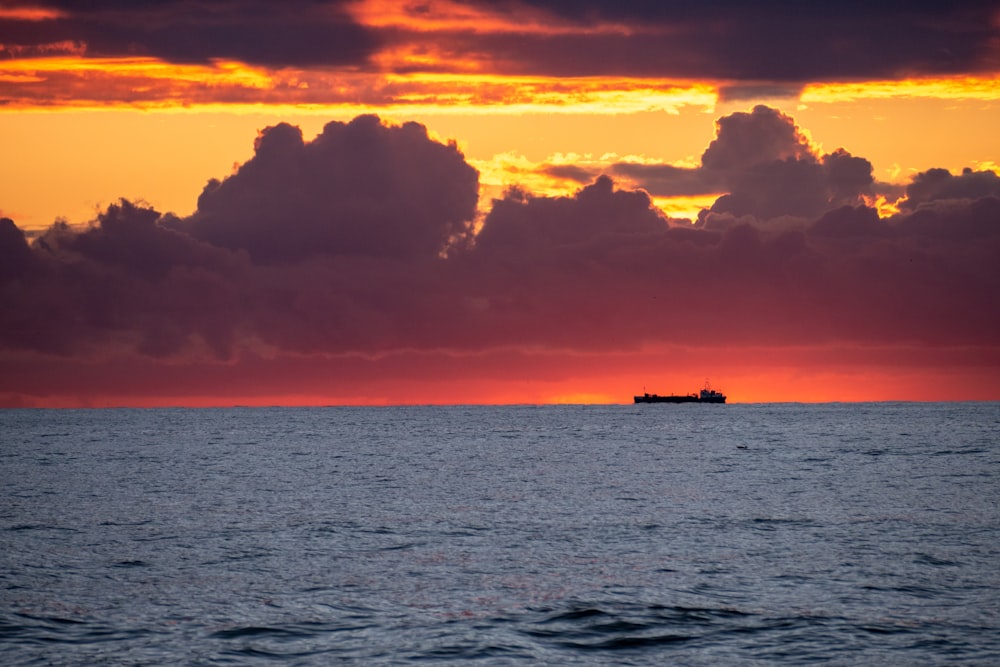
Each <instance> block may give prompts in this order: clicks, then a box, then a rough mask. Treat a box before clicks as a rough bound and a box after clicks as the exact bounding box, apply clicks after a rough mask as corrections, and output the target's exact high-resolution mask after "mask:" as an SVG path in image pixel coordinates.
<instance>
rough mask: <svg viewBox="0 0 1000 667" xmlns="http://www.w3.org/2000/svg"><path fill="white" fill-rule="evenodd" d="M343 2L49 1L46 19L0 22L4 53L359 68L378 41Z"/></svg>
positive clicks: (225, 0)
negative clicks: (74, 52) (62, 50)
mask: <svg viewBox="0 0 1000 667" xmlns="http://www.w3.org/2000/svg"><path fill="white" fill-rule="evenodd" d="M343 4H344V3H343V2H341V1H340V0H325V1H320V0H286V1H283V2H269V1H267V0H239V1H237V0H157V1H151V0H146V1H141V0H140V1H137V2H126V1H123V0H95V1H93V2H86V3H82V2H75V1H70V0H48V1H45V2H41V3H38V6H40V7H44V8H48V9H55V10H59V12H61V16H60V18H56V19H51V20H45V21H24V20H11V19H0V44H3V45H4V47H5V48H6V50H8V51H11V50H12V49H16V50H20V51H23V52H27V53H29V54H30V53H32V52H38V53H41V52H43V51H44V49H45V48H46V47H47V45H49V44H53V43H59V42H72V43H78V44H81V45H84V46H85V48H86V54H87V55H88V56H91V57H118V56H152V57H156V58H161V59H163V60H167V61H170V62H177V63H205V62H207V61H209V60H211V59H215V58H218V59H227V60H239V61H242V62H246V63H251V64H257V65H268V66H275V67H281V66H303V67H304V66H311V65H352V64H359V63H363V62H364V61H365V60H366V59H367V57H368V56H369V55H370V54H371V53H372V52H373V50H374V49H375V48H376V46H377V41H376V38H375V36H374V35H373V34H372V33H371V32H370V31H368V30H367V29H365V28H364V27H362V26H360V25H358V24H356V23H355V22H353V21H352V20H351V19H350V18H349V17H348V16H347V15H346V14H344V13H343V12H342V11H341V7H342V5H343Z"/></svg>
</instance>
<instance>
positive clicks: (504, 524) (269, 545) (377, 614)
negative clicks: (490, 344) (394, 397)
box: [0, 403, 1000, 666]
mask: <svg viewBox="0 0 1000 667" xmlns="http://www.w3.org/2000/svg"><path fill="white" fill-rule="evenodd" d="M0 483H2V495H0V601H2V609H0V614H2V615H0V664H4V665H8V666H13V665H177V664H184V665H254V664H265V663H267V664H273V663H275V662H278V663H281V664H288V665H330V664H361V665H403V664H409V663H424V664H449V663H450V664H462V665H466V664H472V665H664V664H672V665H755V664H759V665H784V664H798V665H816V664H830V665H907V666H910V665H937V664H942V665H943V664H947V665H996V664H1000V403H929V404H928V403H870V404H821V405H801V404H732V405H700V404H687V405H609V406H503V407H486V406H475V407H471V406H470V407H384V408H353V407H331V408H301V409H300V408H264V409H259V408H235V409H197V410H193V409H150V410H132V409H102V410H3V411H0Z"/></svg>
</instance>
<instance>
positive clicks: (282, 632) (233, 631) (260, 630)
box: [211, 625, 313, 639]
mask: <svg viewBox="0 0 1000 667" xmlns="http://www.w3.org/2000/svg"><path fill="white" fill-rule="evenodd" d="M312 634H313V633H312V632H304V631H301V630H290V629H288V628H275V627H268V626H260V625H247V626H243V627H239V628H226V629H225V630H217V631H215V632H213V633H212V634H211V636H212V637H214V638H216V639H241V638H245V637H275V638H296V639H297V638H301V637H310V636H312Z"/></svg>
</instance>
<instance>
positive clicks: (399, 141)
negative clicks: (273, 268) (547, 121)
mask: <svg viewBox="0 0 1000 667" xmlns="http://www.w3.org/2000/svg"><path fill="white" fill-rule="evenodd" d="M478 184H479V181H478V174H477V172H476V171H475V170H474V169H473V168H472V167H470V166H469V165H468V164H467V163H466V162H465V160H464V159H463V157H462V155H461V154H460V153H459V151H458V149H457V148H455V146H453V145H449V146H445V145H442V144H439V143H436V142H433V141H430V140H429V139H428V137H427V131H426V129H424V127H423V126H421V125H418V124H416V123H406V124H405V125H402V126H399V127H386V126H384V125H382V124H381V123H380V122H379V119H378V118H377V117H376V116H359V117H358V118H355V119H354V120H353V121H351V122H350V123H347V124H344V123H338V122H333V123H329V124H328V125H327V126H326V127H325V128H323V132H322V133H321V134H320V135H319V136H318V137H316V138H315V139H314V140H312V141H310V142H305V141H303V138H302V132H301V131H300V130H299V129H298V128H296V127H292V126H290V125H287V124H281V125H277V126H275V127H271V128H268V129H266V130H264V131H263V132H262V133H261V135H260V136H259V137H258V138H257V142H256V144H255V155H254V157H253V158H252V159H250V160H249V161H248V162H247V163H246V164H244V165H242V166H241V167H240V169H239V171H237V173H235V174H233V175H232V176H230V177H229V178H227V179H225V180H224V181H221V182H220V181H212V182H211V183H209V184H208V185H207V186H206V187H205V190H204V192H202V194H201V197H199V199H198V211H197V213H195V215H194V216H193V217H192V218H191V220H190V221H188V222H187V223H186V225H185V227H186V228H187V229H188V230H189V231H190V233H191V234H192V235H193V236H195V237H196V238H200V239H203V240H207V241H209V242H212V243H214V244H216V245H220V246H225V247H231V248H242V249H245V250H247V251H248V252H249V253H250V255H251V256H252V257H253V258H254V259H256V260H260V261H264V262H268V261H289V260H298V259H302V258H303V257H305V256H308V255H312V254H316V253H328V254H334V255H370V256H392V257H410V256H415V255H436V254H439V253H441V252H444V251H445V250H447V248H448V247H449V246H451V245H456V244H458V245H460V244H461V243H462V242H463V241H464V240H465V239H466V238H467V237H468V235H469V233H470V230H471V223H472V221H473V218H474V217H475V212H476V201H477V197H478Z"/></svg>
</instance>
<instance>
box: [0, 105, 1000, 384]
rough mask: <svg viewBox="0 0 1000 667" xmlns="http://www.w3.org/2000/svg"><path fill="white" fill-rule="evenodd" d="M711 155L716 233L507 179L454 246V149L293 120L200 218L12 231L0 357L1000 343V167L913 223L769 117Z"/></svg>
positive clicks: (861, 179)
mask: <svg viewBox="0 0 1000 667" xmlns="http://www.w3.org/2000/svg"><path fill="white" fill-rule="evenodd" d="M754 128H757V129H758V130H760V131H759V132H757V131H753V130H754ZM706 155H709V156H710V159H709V162H710V163H712V164H713V169H714V170H715V172H716V175H717V176H718V178H720V179H721V181H720V182H722V183H724V184H725V185H727V187H728V186H730V185H733V184H735V185H736V186H738V188H740V189H734V190H733V191H732V192H729V194H727V197H730V199H729V200H726V199H725V198H721V199H720V202H728V204H727V205H725V206H723V205H721V204H719V202H717V206H716V207H713V210H712V211H708V212H706V213H705V214H704V215H703V216H702V219H701V220H700V221H699V224H696V225H689V224H678V223H677V222H672V221H668V220H667V219H665V218H664V217H663V216H662V214H661V213H660V212H659V211H658V210H657V209H656V208H655V207H654V206H653V205H652V202H651V201H650V198H649V195H648V194H646V192H644V191H642V190H629V189H621V188H618V187H616V186H615V184H614V183H613V181H612V180H611V179H610V178H609V177H600V178H598V179H596V180H595V181H594V182H592V183H591V184H589V185H587V186H586V187H584V188H582V189H580V190H579V191H578V192H577V193H576V194H574V195H573V196H568V197H541V196H534V195H532V194H531V193H528V192H525V191H524V190H521V189H518V188H512V189H510V190H509V191H508V192H507V193H506V194H505V196H504V197H503V198H501V199H499V200H497V201H494V202H493V205H492V207H491V209H490V210H489V211H488V213H487V214H486V216H485V217H484V219H483V220H482V221H481V228H480V230H479V231H478V234H477V235H476V236H475V238H474V239H472V240H470V239H467V238H466V239H464V240H463V241H462V242H459V243H451V244H450V242H451V240H452V239H453V237H455V236H457V237H459V238H460V239H461V238H462V237H463V235H464V234H466V233H467V232H468V229H469V227H468V225H469V224H470V223H471V220H472V208H471V206H472V205H473V204H472V203H470V202H474V200H475V195H476V176H475V171H474V170H472V168H471V167H469V166H468V165H467V164H466V163H465V162H464V160H463V159H462V157H461V154H460V153H458V151H457V150H456V149H455V147H454V146H447V145H443V144H440V143H437V142H434V141H431V140H430V139H429V138H428V137H427V135H426V132H425V130H424V129H423V128H422V127H421V126H418V125H415V124H407V125H403V126H398V127H390V126H385V125H383V124H381V123H380V122H379V121H378V120H377V119H376V118H374V117H360V118H358V119H356V120H355V121H353V122H351V123H348V124H343V123H331V124H330V125H328V126H327V127H326V129H324V131H323V133H322V134H321V135H320V136H319V137H317V138H316V139H314V140H312V141H305V140H304V139H303V137H302V135H301V132H300V131H299V130H298V129H297V128H294V127H291V126H288V125H278V126H275V127H273V128H269V129H268V130H265V131H264V132H262V133H261V135H260V137H259V139H258V141H257V145H256V154H255V155H254V157H253V158H252V159H251V160H249V161H248V162H247V163H245V164H244V165H242V167H241V168H240V169H239V170H238V171H237V172H236V173H235V174H234V175H232V176H230V177H229V178H228V179H226V180H225V181H222V182H213V183H210V184H209V185H208V186H207V187H206V190H205V193H204V194H203V196H202V197H201V199H200V200H199V208H198V211H197V212H196V213H195V214H194V215H193V216H191V217H190V218H187V219H178V218H175V217H173V216H169V215H161V214H160V213H158V212H157V211H155V210H153V209H151V208H149V207H148V206H144V205H139V204H133V203H129V202H124V201H123V202H121V203H119V204H116V205H114V206H112V207H110V208H109V209H108V210H107V211H105V212H104V213H102V214H101V216H100V217H99V219H98V220H97V221H96V222H95V223H94V224H93V225H92V226H91V227H89V228H87V229H84V230H76V229H73V228H70V227H68V226H66V225H65V224H60V225H55V226H53V227H52V228H51V229H49V230H48V231H47V232H46V233H44V234H42V235H40V236H39V237H37V238H36V239H34V240H33V241H31V242H29V241H28V240H27V239H26V238H25V236H24V234H23V233H21V231H20V230H19V229H18V228H17V227H16V225H14V224H13V222H11V221H9V220H0V351H2V352H3V355H5V356H4V357H3V358H6V359H15V360H16V359H22V360H23V359H27V358H29V357H24V356H21V355H24V354H26V353H29V352H30V353H33V354H39V353H41V354H54V355H63V356H64V357H66V358H72V359H74V360H86V359H92V358H95V357H96V358H100V355H101V354H102V351H104V353H106V351H107V350H117V351H119V352H120V351H122V350H126V351H130V353H133V354H138V355H145V356H147V357H150V358H156V359H165V360H170V363H176V362H179V361H183V360H185V359H188V360H190V359H192V358H199V355H200V356H201V358H204V357H206V356H208V357H214V358H217V359H222V360H228V361H229V362H230V363H235V362H236V361H235V360H238V359H241V358H243V357H244V356H245V355H251V356H252V355H260V354H263V355H265V356H269V357H272V358H273V357H278V356H281V355H293V356H294V355H312V354H324V355H344V354H347V355H351V354H354V355H362V356H365V357H368V358H376V357H381V356H383V355H387V354H393V353H396V352H399V351H404V350H407V351H424V352H432V351H434V352H438V351H442V350H447V351H451V352H457V353H467V352H481V351H484V350H490V349H499V348H504V349H560V350H586V351H609V350H624V349H635V348H638V347H639V346H641V345H644V344H650V343H672V344H678V345H760V346H768V345H814V344H827V343H831V342H836V343H838V344H846V343H850V344H872V345H893V344H897V343H905V344H933V345H951V346H966V345H968V346H976V345H982V346H992V345H995V344H996V341H997V340H1000V311H998V310H997V309H996V307H995V295H996V294H997V293H998V291H1000V271H998V270H997V267H998V266H1000V198H998V197H996V196H995V194H994V189H993V188H994V187H995V185H994V181H995V180H996V177H995V176H992V175H987V172H971V171H970V172H965V173H963V174H961V175H958V176H952V175H950V174H941V173H938V171H937V170H932V171H929V172H926V173H925V174H923V175H921V176H919V177H918V178H917V180H916V181H914V183H913V184H911V188H913V189H912V191H911V194H912V196H913V197H914V201H918V200H919V201H918V204H917V205H916V208H915V209H913V210H906V211H904V213H902V214H899V215H896V216H894V217H892V218H889V219H880V218H879V217H878V215H877V214H876V212H875V211H874V210H873V209H871V208H868V207H866V206H865V205H863V204H861V203H859V202H858V201H856V200H857V195H858V193H859V192H861V191H864V190H865V188H867V187H869V186H870V185H871V181H870V165H868V163H867V161H866V160H864V159H863V158H857V157H853V156H851V155H849V154H847V153H846V152H843V151H836V152H834V153H831V154H828V155H825V156H816V155H814V154H812V153H811V152H809V150H808V146H807V145H806V144H804V143H803V142H802V140H801V133H800V132H798V131H797V129H796V128H795V126H794V123H793V121H792V120H791V119H790V118H788V117H786V116H782V115H780V114H776V113H775V112H773V111H770V110H756V111H755V112H754V113H752V114H746V115H745V116H735V117H728V118H726V119H723V121H720V123H719V136H718V138H717V139H716V140H715V142H713V143H712V145H711V146H710V147H709V149H708V150H707V151H706ZM761 165H763V166H761ZM702 169H705V167H703V168H702ZM780 183H784V184H785V186H786V187H785V190H787V191H782V189H781V188H779V187H778V184H780ZM928 183H933V187H931V186H929V185H928ZM755 188H757V189H755ZM761 192H763V193H764V194H760V193H761ZM803 192H805V193H806V194H805V195H803V194H802V193H803ZM737 200H740V201H744V204H741V206H743V205H745V208H743V209H741V208H740V207H739V206H737V204H739V203H740V202H739V201H737ZM747 201H748V202H749V203H748V204H746V203H745V202H747ZM800 209H801V210H800ZM774 212H777V213H779V214H780V215H779V217H778V218H774V219H772V218H769V217H768V216H767V215H765V213H774ZM449 244H450V245H449ZM449 247H450V252H449V253H447V254H444V253H442V250H444V249H446V248H449ZM12 363H13V362H12ZM17 363H18V364H22V365H23V364H24V363H28V362H24V361H18V362H17ZM20 367H21V366H18V368H20Z"/></svg>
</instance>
